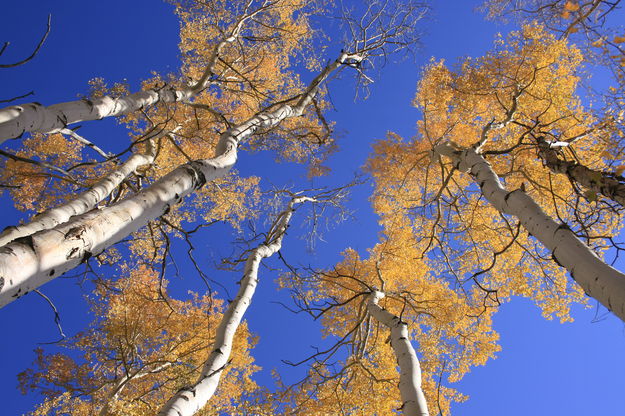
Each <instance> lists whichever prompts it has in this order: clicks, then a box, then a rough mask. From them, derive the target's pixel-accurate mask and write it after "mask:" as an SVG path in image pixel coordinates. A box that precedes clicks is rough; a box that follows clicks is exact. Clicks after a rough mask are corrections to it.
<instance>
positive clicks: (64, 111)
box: [0, 5, 269, 143]
mask: <svg viewBox="0 0 625 416" xmlns="http://www.w3.org/2000/svg"><path fill="white" fill-rule="evenodd" d="M268 7H269V6H266V5H263V6H261V7H260V8H259V9H256V10H254V11H251V12H248V13H245V14H244V15H242V16H241V17H239V19H238V20H237V21H236V22H235V24H234V25H233V26H232V28H231V30H230V32H229V33H228V34H226V35H225V36H224V38H223V39H222V40H221V41H220V42H219V43H217V44H216V45H215V47H214V49H213V51H212V53H211V55H210V57H209V59H208V64H207V65H206V69H205V70H204V73H203V74H202V76H201V78H200V79H199V80H198V81H197V82H196V83H194V84H193V85H191V86H189V87H182V88H179V87H176V86H174V85H169V84H165V85H163V86H161V87H158V88H151V89H147V90H144V91H139V92H137V93H134V94H130V95H127V96H123V97H118V98H113V97H110V96H104V97H101V98H97V99H94V100H88V99H82V100H76V101H68V102H65V103H59V104H54V105H51V106H47V107H46V106H43V105H41V104H39V103H28V104H22V105H15V106H10V107H6V108H3V109H0V143H2V142H4V141H6V140H9V139H15V138H18V137H21V136H22V135H23V134H24V133H26V132H30V133H56V132H60V131H62V130H63V129H65V128H66V127H67V126H68V125H70V124H74V123H78V122H81V121H88V120H100V119H103V118H105V117H115V116H121V115H124V114H129V113H133V112H135V111H138V110H142V109H145V108H147V107H150V106H153V105H155V104H157V103H174V102H185V101H188V100H190V99H191V98H193V97H194V96H195V95H196V94H198V93H199V92H201V91H202V90H204V89H205V88H206V87H208V86H209V84H211V82H212V81H211V78H212V77H213V76H214V75H216V67H217V63H218V62H219V58H220V55H221V54H222V52H223V49H224V48H225V47H226V46H227V45H229V44H231V43H233V42H235V41H236V40H237V38H238V37H239V34H240V32H241V29H242V28H243V26H244V24H245V23H246V22H247V21H249V20H250V19H251V18H253V17H255V16H256V15H257V14H258V13H260V12H261V11H263V10H266V9H267V8H268Z"/></svg>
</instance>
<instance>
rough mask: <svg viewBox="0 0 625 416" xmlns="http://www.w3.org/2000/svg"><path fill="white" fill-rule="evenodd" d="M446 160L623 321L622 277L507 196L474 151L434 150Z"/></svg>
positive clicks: (517, 196) (523, 200)
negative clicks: (467, 176) (518, 222)
mask: <svg viewBox="0 0 625 416" xmlns="http://www.w3.org/2000/svg"><path fill="white" fill-rule="evenodd" d="M434 152H435V153H436V154H438V155H442V156H447V157H449V158H450V159H451V160H452V161H453V163H454V165H455V166H456V167H457V168H458V170H460V171H462V172H468V173H469V174H470V175H471V176H473V178H474V179H475V181H476V182H477V183H478V184H479V186H480V189H481V190H482V194H483V195H484V197H485V198H486V199H487V200H488V201H489V202H490V203H491V204H492V205H493V206H494V207H495V208H496V209H497V210H498V211H499V212H501V213H503V214H508V215H513V216H515V217H517V218H518V220H519V221H520V223H521V224H522V225H523V227H525V229H526V230H527V231H528V232H529V233H530V234H531V235H533V236H534V237H535V238H536V239H538V240H539V241H540V242H541V243H542V244H543V245H544V246H545V247H547V249H549V250H550V251H551V252H552V254H553V258H554V260H555V261H556V262H557V263H558V264H559V265H561V266H562V267H564V268H566V269H567V270H568V271H569V273H570V274H571V277H572V278H573V279H574V280H575V281H576V282H577V283H578V284H579V285H580V286H581V287H582V289H584V291H585V292H586V294H588V296H591V297H593V298H595V299H597V300H598V301H599V302H600V303H601V304H602V305H603V306H605V307H606V308H608V309H609V310H610V311H612V312H613V313H614V314H615V315H616V316H618V317H619V318H621V319H622V320H625V275H624V274H623V273H621V272H619V271H618V270H616V269H614V268H613V267H610V266H609V265H607V264H606V263H605V262H604V261H603V260H601V259H600V258H599V257H598V256H597V255H596V254H595V253H594V252H593V251H592V250H591V249H590V248H589V247H588V246H587V245H586V244H584V243H583V242H582V241H581V240H580V239H579V238H577V237H576V236H575V234H574V233H573V232H572V231H571V230H570V229H569V227H568V226H566V225H564V224H558V223H557V222H555V221H554V220H553V219H551V218H550V217H549V216H548V215H547V214H545V212H544V211H543V210H542V209H541V208H540V207H539V206H538V204H536V202H535V201H534V200H533V199H532V198H531V197H530V196H529V195H527V194H526V193H525V192H523V191H522V190H520V189H517V190H515V191H511V192H509V191H508V190H507V189H505V188H504V187H503V186H502V184H501V182H500V180H499V177H498V176H497V174H496V173H495V172H494V171H493V169H492V167H491V166H490V164H489V163H488V162H487V161H486V160H485V159H484V157H483V156H482V155H481V154H479V153H477V152H476V151H475V149H473V148H469V149H464V150H457V149H455V148H454V147H452V146H451V145H449V144H447V143H445V144H441V145H438V146H436V147H435V148H434Z"/></svg>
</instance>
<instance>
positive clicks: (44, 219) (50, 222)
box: [0, 127, 180, 247]
mask: <svg viewBox="0 0 625 416" xmlns="http://www.w3.org/2000/svg"><path fill="white" fill-rule="evenodd" d="M179 129H180V127H177V128H175V129H174V130H173V132H176V131H177V130H179ZM156 139H158V137H155V138H153V139H151V140H150V141H149V142H148V148H147V149H146V152H145V153H136V154H134V155H132V156H131V157H130V158H128V160H127V161H126V162H125V163H124V164H122V165H121V166H119V167H118V168H117V169H115V170H113V171H112V172H111V173H109V174H108V175H106V176H105V177H104V178H102V179H101V180H100V181H98V182H97V183H96V184H95V185H94V186H93V187H91V188H90V189H89V190H87V191H85V192H84V193H82V194H81V195H79V196H78V197H76V198H75V199H72V200H71V201H69V202H67V203H65V204H63V205H60V206H58V207H54V208H51V209H49V210H47V211H44V212H42V213H41V214H38V215H36V216H35V217H34V218H33V219H32V221H31V222H29V223H26V224H23V225H18V226H15V227H8V228H6V229H5V230H4V231H2V233H0V247H2V246H4V245H6V244H8V243H10V242H11V241H13V240H15V239H17V238H21V237H25V236H28V235H31V234H33V233H36V232H37V231H41V230H47V229H51V228H53V227H56V226H57V225H59V224H63V223H65V222H67V221H68V220H69V219H70V218H71V217H73V216H76V215H80V214H84V213H85V212H87V211H90V210H92V209H94V208H95V207H96V206H97V204H99V203H100V202H102V201H103V200H104V199H105V198H106V197H108V196H109V195H110V194H111V192H113V190H114V189H115V188H117V187H118V186H119V185H120V184H121V183H122V182H123V181H124V180H125V179H126V178H127V177H128V176H129V175H130V174H131V173H133V172H135V171H136V170H137V168H139V167H140V166H143V165H150V164H152V162H153V161H154V157H155V156H156V146H155V145H154V140H156Z"/></svg>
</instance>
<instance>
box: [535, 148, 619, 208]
mask: <svg viewBox="0 0 625 416" xmlns="http://www.w3.org/2000/svg"><path fill="white" fill-rule="evenodd" d="M538 149H539V150H538V154H539V155H540V157H541V159H542V160H543V163H544V164H545V166H547V167H548V168H549V169H550V170H551V171H552V172H554V173H561V174H564V175H566V176H567V177H568V178H569V179H570V180H571V181H573V182H575V183H577V184H579V185H581V186H583V187H584V188H586V189H587V190H589V191H591V192H594V193H595V194H596V195H599V194H601V195H603V196H605V197H606V198H609V199H611V200H613V201H615V202H617V203H618V204H620V205H621V206H625V183H623V182H622V181H620V180H618V179H617V178H616V177H615V176H614V175H613V174H610V173H606V172H602V171H598V170H594V169H590V168H587V167H586V166H584V165H580V164H579V163H576V162H572V161H567V160H562V159H561V158H560V157H559V155H558V151H557V150H556V149H555V148H554V144H551V143H549V142H547V141H546V140H544V139H539V142H538Z"/></svg>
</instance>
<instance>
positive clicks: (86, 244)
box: [0, 53, 357, 307]
mask: <svg viewBox="0 0 625 416" xmlns="http://www.w3.org/2000/svg"><path fill="white" fill-rule="evenodd" d="M356 57H357V56H356ZM353 59H354V55H349V54H346V53H342V54H341V56H340V57H339V59H337V60H336V61H334V62H331V63H329V64H328V65H327V66H326V67H325V68H324V69H323V70H322V71H321V73H320V74H319V75H317V77H316V78H315V79H314V80H313V81H312V82H311V83H310V85H309V87H308V88H307V89H306V91H304V92H303V93H302V94H300V95H299V96H298V98H299V100H298V101H297V104H295V105H293V106H292V105H289V104H288V103H286V102H285V103H282V104H279V105H275V106H271V107H269V108H268V109H267V110H265V111H262V112H260V113H258V114H256V115H254V116H253V117H251V118H250V119H248V120H247V121H245V122H243V123H241V124H239V125H238V126H235V127H233V128H231V129H229V130H228V131H226V132H225V133H223V134H222V135H221V137H220V140H219V143H218V144H217V149H216V153H217V156H216V157H214V158H212V159H203V160H197V161H193V162H189V163H186V164H184V165H181V166H180V167H178V168H176V169H174V170H173V171H172V172H170V173H169V174H167V175H165V176H164V177H163V178H161V179H160V180H159V181H157V182H156V183H154V184H153V185H152V186H150V187H148V188H146V189H144V190H142V191H141V192H139V193H137V194H135V195H133V196H132V197H129V198H127V199H125V200H123V201H120V202H119V203H117V204H114V205H111V206H110V207H105V208H101V209H94V210H92V211H90V212H87V213H85V214H82V215H79V216H76V217H74V218H72V219H71V220H70V221H68V222H66V223H63V224H61V225H58V226H56V227H55V228H52V229H48V230H42V231H39V232H37V233H34V234H32V235H31V236H29V239H30V242H31V244H24V243H23V242H22V240H23V239H21V238H18V239H17V240H14V241H12V242H11V243H9V244H7V245H5V246H4V247H2V248H0V279H2V278H3V279H4V285H3V286H2V287H1V288H0V307H3V306H4V305H6V304H8V303H10V302H12V301H13V300H15V299H16V298H17V297H20V296H22V295H23V294H25V293H27V292H29V291H31V290H33V289H36V288H37V287H39V286H41V285H43V284H44V283H46V282H48V281H50V280H52V279H53V278H55V277H57V276H60V275H61V274H63V273H65V272H67V271H68V270H71V269H73V268H74V267H76V266H78V265H80V264H81V263H82V262H83V261H84V259H88V258H89V257H91V256H92V255H98V254H100V253H101V252H102V251H104V250H105V249H106V248H108V247H110V246H111V245H113V244H115V243H117V242H118V241H120V240H122V239H124V238H126V237H127V236H128V235H130V234H131V233H133V232H135V231H137V230H138V229H139V228H141V227H143V226H144V225H146V224H147V223H148V222H149V221H151V220H153V219H155V218H158V217H160V216H161V215H163V214H164V213H166V212H167V211H168V210H169V207H170V206H172V205H174V204H176V203H178V202H180V201H181V200H182V199H183V198H184V197H185V196H187V195H188V194H190V193H192V192H193V191H194V190H196V189H198V188H201V187H202V186H204V184H205V183H206V182H208V181H213V180H215V179H217V178H221V177H223V176H224V175H226V173H228V171H229V170H230V169H231V168H232V166H234V164H235V163H236V160H237V147H238V145H239V143H240V142H241V141H243V140H245V139H246V138H248V137H250V136H251V135H252V134H254V133H255V132H256V131H257V130H258V129H259V128H271V127H275V126H277V125H278V124H280V122H282V120H284V119H286V118H289V117H297V116H300V115H302V114H303V112H304V110H305V108H306V107H307V106H308V104H309V103H310V102H311V101H312V99H313V97H314V95H315V94H316V93H317V91H318V90H319V87H320V86H321V84H322V83H323V82H324V81H325V80H326V79H327V78H328V77H329V75H330V74H331V73H332V72H334V71H335V70H337V69H338V68H339V67H341V66H342V65H343V63H344V62H346V61H348V60H353ZM76 230H80V233H77V232H76ZM9 277H10V279H9Z"/></svg>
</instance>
